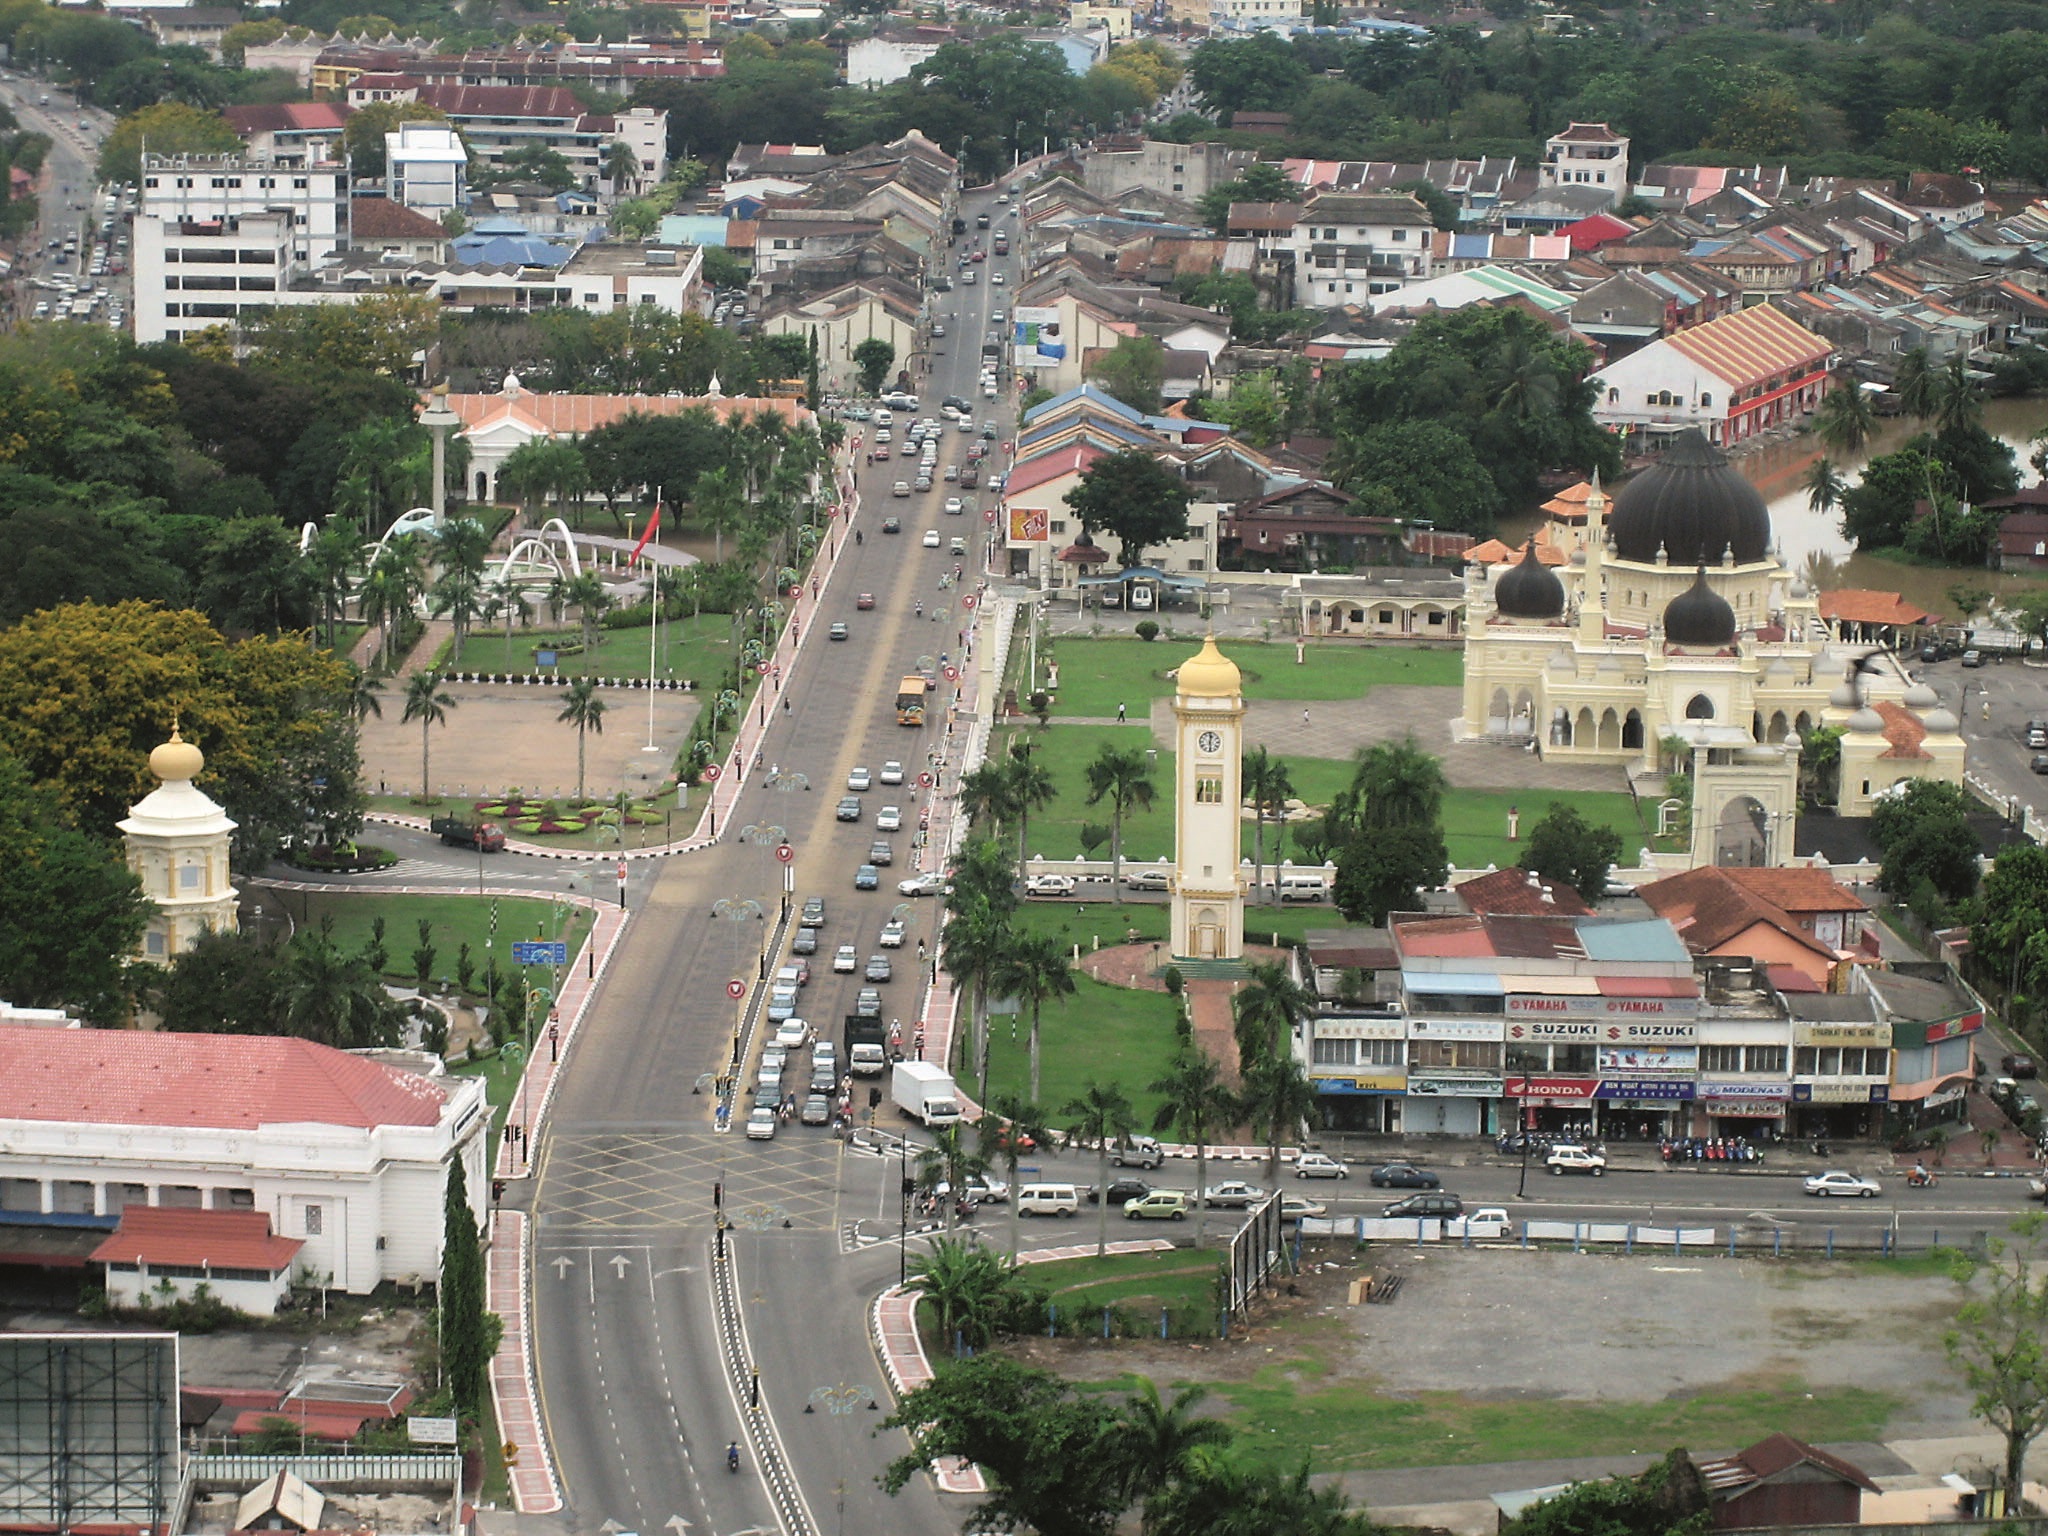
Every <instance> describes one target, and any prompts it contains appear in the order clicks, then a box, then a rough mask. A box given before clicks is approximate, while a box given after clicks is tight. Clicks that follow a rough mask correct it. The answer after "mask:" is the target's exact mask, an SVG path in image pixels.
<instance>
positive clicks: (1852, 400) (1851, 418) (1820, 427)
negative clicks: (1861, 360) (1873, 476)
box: [1813, 378, 1877, 454]
mask: <svg viewBox="0 0 2048 1536" xmlns="http://www.w3.org/2000/svg"><path fill="white" fill-rule="evenodd" d="M1813 432H1814V436H1816V437H1818V438H1819V439H1820V440H1821V441H1822V442H1823V443H1825V444H1826V445H1827V446H1828V447H1829V448H1830V449H1832V450H1833V451H1834V452H1836V453H1843V454H1849V453H1861V452H1862V451H1863V445H1864V444H1865V443H1867V442H1869V441H1870V440H1871V438H1872V437H1874V436H1876V435H1877V412H1876V410H1874V409H1873V408H1872V407H1871V404H1870V396H1869V393H1868V392H1867V391H1866V390H1865V389H1864V388H1863V386H1862V385H1860V384H1858V383H1857V382H1856V381H1855V380H1854V379H1851V378H1841V379H1837V380H1836V381H1835V384H1834V387H1833V388H1832V389H1830V390H1829V391H1828V392H1827V394H1826V395H1825V396H1823V397H1822V399H1821V402H1820V409H1819V410H1817V411H1815V412H1814V413H1813Z"/></svg>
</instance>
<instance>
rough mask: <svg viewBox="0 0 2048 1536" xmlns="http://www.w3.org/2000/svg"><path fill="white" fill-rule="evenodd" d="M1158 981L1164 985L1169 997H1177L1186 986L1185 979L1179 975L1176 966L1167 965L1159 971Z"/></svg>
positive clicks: (1178, 969) (1178, 968)
mask: <svg viewBox="0 0 2048 1536" xmlns="http://www.w3.org/2000/svg"><path fill="white" fill-rule="evenodd" d="M1159 979H1160V981H1161V982H1163V983H1164V984H1165V986H1166V991H1167V994H1168V995H1169V996H1171V997H1179V996H1180V994H1181V989H1182V988H1183V987H1185V986H1186V985H1187V978H1186V977H1185V976H1183V975H1181V973H1180V967H1179V966H1177V965H1169V966H1168V967H1167V968H1166V969H1165V970H1163V971H1161V972H1160V973H1159Z"/></svg>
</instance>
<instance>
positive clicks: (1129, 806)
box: [1088, 742, 1157, 889]
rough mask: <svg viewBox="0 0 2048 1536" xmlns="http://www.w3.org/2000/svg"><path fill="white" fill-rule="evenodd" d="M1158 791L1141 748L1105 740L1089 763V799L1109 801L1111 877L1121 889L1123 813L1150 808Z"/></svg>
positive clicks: (1093, 801) (1092, 802) (1095, 802)
mask: <svg viewBox="0 0 2048 1536" xmlns="http://www.w3.org/2000/svg"><path fill="white" fill-rule="evenodd" d="M1156 792H1157V791H1156V790H1155V789H1154V787H1153V783H1152V766H1151V764H1150V763H1149V762H1148V761H1147V760H1146V757H1145V753H1144V751H1143V750H1142V749H1141V748H1138V747H1118V746H1116V745H1114V744H1113V743H1111V742H1104V743H1103V744H1102V748H1101V750H1100V751H1098V752H1097V753H1096V754H1095V760H1094V761H1093V762H1091V763H1090V764H1089V765H1088V803H1089V804H1090V805H1098V804H1100V803H1101V802H1102V801H1103V800H1104V799H1107V800H1108V801H1109V878H1110V883H1111V884H1112V885H1113V886H1115V887H1117V888H1118V889H1121V888H1122V886H1123V880H1124V817H1125V815H1126V814H1127V813H1128V812H1130V811H1132V810H1134V809H1135V810H1141V811H1143V810H1149V809H1151V806H1152V799H1153V796H1154V795H1155V793H1156Z"/></svg>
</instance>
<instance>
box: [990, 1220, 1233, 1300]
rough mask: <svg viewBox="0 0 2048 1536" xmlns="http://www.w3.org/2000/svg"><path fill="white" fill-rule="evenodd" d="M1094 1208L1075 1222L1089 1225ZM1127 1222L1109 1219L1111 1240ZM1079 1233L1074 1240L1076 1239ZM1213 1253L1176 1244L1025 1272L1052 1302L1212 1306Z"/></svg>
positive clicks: (1063, 1261)
mask: <svg viewBox="0 0 2048 1536" xmlns="http://www.w3.org/2000/svg"><path fill="white" fill-rule="evenodd" d="M1094 1214H1095V1213H1094V1212H1093V1211H1085V1210H1084V1211H1083V1212H1082V1214H1081V1216H1080V1217H1079V1219H1078V1220H1077V1222H1076V1225H1077V1226H1081V1227H1091V1226H1092V1225H1093V1217H1094ZM1127 1225H1129V1223H1127V1222H1125V1221H1124V1220H1123V1218H1122V1217H1120V1216H1114V1215H1113V1216H1112V1217H1111V1220H1110V1228H1109V1230H1110V1241H1112V1242H1115V1241H1116V1240H1117V1239H1119V1238H1120V1237H1122V1236H1123V1231H1122V1229H1123V1228H1124V1227H1125V1226H1127ZM1080 1240H1081V1239H1080V1237H1079V1236H1078V1235H1077V1236H1076V1238H1075V1241H1077V1242H1078V1241H1080ZM1216 1263H1217V1261H1216V1256H1215V1255H1213V1254H1210V1255H1207V1256H1204V1255H1202V1254H1198V1253H1194V1252H1192V1251H1190V1250H1188V1249H1185V1248H1180V1249H1174V1250H1172V1251H1169V1252H1163V1253H1112V1254H1109V1255H1107V1256H1106V1257H1104V1258H1100V1259H1096V1258H1087V1259H1060V1260H1057V1261H1055V1262H1053V1263H1050V1264H1033V1265H1032V1266H1030V1268H1029V1269H1027V1270H1026V1271H1025V1275H1026V1276H1027V1278H1029V1279H1030V1281H1031V1283H1032V1284H1034V1285H1042V1286H1044V1287H1046V1289H1047V1290H1049V1291H1050V1292H1051V1293H1052V1295H1051V1300H1052V1303H1053V1305H1054V1306H1056V1307H1058V1308H1059V1309H1060V1310H1061V1311H1062V1312H1065V1311H1066V1310H1068V1309H1069V1308H1070V1307H1082V1308H1086V1307H1109V1306H1128V1307H1132V1308H1134V1309H1138V1310H1144V1309H1148V1308H1149V1309H1151V1310H1154V1311H1156V1310H1157V1309H1159V1308H1160V1307H1211V1306H1213V1304H1214V1299H1215V1295H1216Z"/></svg>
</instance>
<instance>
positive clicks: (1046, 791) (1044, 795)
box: [1003, 736, 1059, 869]
mask: <svg viewBox="0 0 2048 1536" xmlns="http://www.w3.org/2000/svg"><path fill="white" fill-rule="evenodd" d="M1037 751H1038V743H1037V742H1035V741H1031V740H1028V739H1026V738H1024V737H1021V736H1020V737H1018V738H1017V739H1015V740H1013V741H1012V742H1011V743H1010V755H1009V757H1008V758H1007V759H1005V760H1004V763H1003V781H1004V787H1005V791H1006V794H1007V798H1008V800H1009V805H1010V810H1011V812H1012V814H1014V815H1015V816H1016V818H1017V863H1018V867H1019V868H1020V869H1021V868H1022V867H1023V864H1024V861H1025V860H1026V859H1028V858H1029V857H1030V851H1029V850H1028V848H1027V847H1026V846H1025V844H1026V840H1027V839H1028V838H1029V836H1030V833H1031V813H1032V812H1033V811H1042V810H1044V809H1045V808H1046V807H1047V806H1048V805H1051V804H1052V803H1053V801H1055V800H1057V799H1058V798H1059V786H1058V785H1057V784H1056V783H1055V782H1054V780H1053V776H1052V773H1051V771H1050V770H1049V769H1048V768H1047V767H1046V766H1045V764H1043V763H1041V762H1040V761H1039V760H1038V758H1037V755H1036V754H1037Z"/></svg>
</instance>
